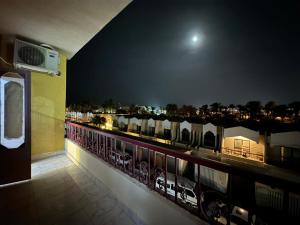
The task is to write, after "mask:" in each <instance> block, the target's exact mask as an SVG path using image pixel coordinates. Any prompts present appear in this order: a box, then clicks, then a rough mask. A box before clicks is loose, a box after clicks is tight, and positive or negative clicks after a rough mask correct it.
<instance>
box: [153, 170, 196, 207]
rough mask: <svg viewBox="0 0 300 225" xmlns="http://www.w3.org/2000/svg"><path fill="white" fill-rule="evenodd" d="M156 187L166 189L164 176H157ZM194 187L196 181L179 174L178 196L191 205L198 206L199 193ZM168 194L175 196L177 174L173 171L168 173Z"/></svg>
mask: <svg viewBox="0 0 300 225" xmlns="http://www.w3.org/2000/svg"><path fill="white" fill-rule="evenodd" d="M155 187H156V188H157V189H160V190H162V191H165V178H164V177H163V176H158V177H157V178H156V182H155ZM194 188H195V183H194V182H192V181H190V180H188V179H187V178H184V177H181V176H177V198H178V199H180V200H181V201H183V202H184V203H186V204H187V205H190V206H197V195H196V194H195V192H194ZM167 194H168V195H171V196H174V197H175V176H174V174H171V173H167Z"/></svg>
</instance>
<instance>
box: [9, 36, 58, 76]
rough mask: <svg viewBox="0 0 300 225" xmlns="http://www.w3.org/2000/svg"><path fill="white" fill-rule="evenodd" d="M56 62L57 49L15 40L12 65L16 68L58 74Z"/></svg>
mask: <svg viewBox="0 0 300 225" xmlns="http://www.w3.org/2000/svg"><path fill="white" fill-rule="evenodd" d="M58 64H59V54H58V52H57V51H55V50H53V49H48V48H45V47H42V46H39V45H35V44H32V43H29V42H25V41H21V40H18V39H16V40H15V52H14V65H15V67H16V68H23V69H29V70H33V71H39V72H44V73H48V74H53V75H59V70H58Z"/></svg>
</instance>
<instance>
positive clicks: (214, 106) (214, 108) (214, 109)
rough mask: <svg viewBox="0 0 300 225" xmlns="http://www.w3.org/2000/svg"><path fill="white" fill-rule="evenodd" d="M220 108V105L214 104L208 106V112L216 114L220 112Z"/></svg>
mask: <svg viewBox="0 0 300 225" xmlns="http://www.w3.org/2000/svg"><path fill="white" fill-rule="evenodd" d="M221 106H222V105H221V103H219V102H215V103H213V104H211V105H210V111H211V112H214V113H217V112H219V111H220V109H221Z"/></svg>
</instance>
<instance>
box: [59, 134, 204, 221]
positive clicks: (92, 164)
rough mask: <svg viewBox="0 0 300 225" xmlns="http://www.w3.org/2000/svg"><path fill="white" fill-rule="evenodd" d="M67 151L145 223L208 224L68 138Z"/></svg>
mask: <svg viewBox="0 0 300 225" xmlns="http://www.w3.org/2000/svg"><path fill="white" fill-rule="evenodd" d="M65 149H66V152H67V155H68V157H70V158H71V159H72V160H73V161H74V163H75V164H77V165H78V164H80V165H81V166H83V167H85V168H86V169H87V170H88V171H89V172H90V173H92V174H93V175H94V176H95V177H97V178H98V179H99V180H101V181H102V182H103V183H104V184H105V185H106V186H107V187H108V188H109V189H110V190H111V191H112V193H113V194H114V195H115V196H116V197H117V198H118V200H119V201H121V202H122V203H123V204H125V205H126V206H127V207H128V208H129V209H131V210H132V211H133V212H134V213H136V214H137V215H138V216H139V217H140V218H141V220H143V221H144V222H145V224H149V225H152V224H155V225H160V224H161V225H167V224H170V225H177V224H178V225H182V224H184V225H189V224H191V225H194V224H195V225H196V224H207V223H205V222H203V221H200V219H198V218H197V217H195V216H192V215H191V214H190V213H188V212H187V211H185V210H184V209H182V208H180V207H179V206H177V205H175V204H174V203H171V202H170V201H169V200H167V199H165V198H164V197H162V196H160V195H159V194H158V193H156V192H154V191H150V190H149V189H148V188H146V186H144V185H143V184H140V183H139V182H138V181H136V180H134V179H133V178H131V177H129V176H128V175H126V174H124V173H122V172H120V171H118V170H116V169H115V168H113V167H112V166H110V165H109V164H107V163H106V162H104V161H102V160H99V159H97V158H96V157H94V156H93V155H91V154H90V153H88V152H86V151H84V150H82V149H81V148H80V147H79V146H78V145H76V144H74V143H73V142H72V141H70V140H68V139H66V141H65Z"/></svg>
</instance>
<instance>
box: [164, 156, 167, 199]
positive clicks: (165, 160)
mask: <svg viewBox="0 0 300 225" xmlns="http://www.w3.org/2000/svg"><path fill="white" fill-rule="evenodd" d="M164 162H165V171H164V173H165V174H164V175H165V195H166V196H167V154H165V159H164Z"/></svg>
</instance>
